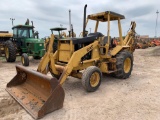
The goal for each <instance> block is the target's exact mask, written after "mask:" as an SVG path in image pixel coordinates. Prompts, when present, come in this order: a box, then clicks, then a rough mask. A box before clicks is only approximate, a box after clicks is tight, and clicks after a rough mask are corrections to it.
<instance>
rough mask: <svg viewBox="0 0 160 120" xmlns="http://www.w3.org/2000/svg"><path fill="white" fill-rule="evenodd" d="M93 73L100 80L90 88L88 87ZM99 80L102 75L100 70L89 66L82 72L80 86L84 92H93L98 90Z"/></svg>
mask: <svg viewBox="0 0 160 120" xmlns="http://www.w3.org/2000/svg"><path fill="white" fill-rule="evenodd" d="M94 72H97V73H99V76H100V80H99V83H98V85H97V86H95V87H92V86H91V85H90V77H91V75H92V74H93V73H94ZM101 79H102V73H101V71H100V69H99V68H98V67H96V66H90V67H88V68H87V69H86V70H85V71H84V72H83V75H82V86H83V87H84V89H85V90H86V91H88V92H94V91H96V90H97V89H98V88H99V86H100V84H101Z"/></svg>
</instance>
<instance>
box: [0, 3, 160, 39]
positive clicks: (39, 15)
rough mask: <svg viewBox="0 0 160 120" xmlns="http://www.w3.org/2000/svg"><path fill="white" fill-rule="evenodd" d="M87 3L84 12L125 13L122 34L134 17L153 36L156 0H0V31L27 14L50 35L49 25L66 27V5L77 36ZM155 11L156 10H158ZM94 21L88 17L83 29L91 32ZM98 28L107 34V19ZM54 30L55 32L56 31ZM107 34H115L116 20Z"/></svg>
mask: <svg viewBox="0 0 160 120" xmlns="http://www.w3.org/2000/svg"><path fill="white" fill-rule="evenodd" d="M85 4H87V15H89V14H94V13H98V12H104V11H113V12H116V13H119V14H122V15H124V16H125V18H126V19H124V20H122V21H121V24H122V34H123V35H126V34H127V31H128V30H129V27H130V22H131V21H135V22H136V24H137V26H136V32H137V34H139V35H149V36H150V37H154V36H155V34H156V33H155V29H156V18H157V14H156V11H157V10H158V9H159V10H158V11H160V7H159V5H160V1H158V0H100V1H99V0H21V1H20V0H1V4H0V31H2V30H3V31H4V30H6V31H9V32H12V29H11V28H12V22H11V20H10V18H14V19H15V20H14V25H17V24H24V23H25V22H26V20H27V18H28V19H29V20H30V21H33V22H34V26H35V30H36V31H38V32H39V35H40V37H41V38H43V37H46V36H50V34H51V32H50V28H53V27H60V24H61V25H63V26H62V27H65V28H67V30H66V31H65V32H66V33H67V34H68V31H69V9H70V10H71V23H72V24H73V29H74V32H75V33H76V35H77V37H78V36H79V34H80V32H82V30H83V9H84V5H85ZM158 15H159V14H158ZM94 27H95V22H93V21H89V23H88V25H87V27H86V30H88V31H89V32H90V30H91V32H94ZM98 32H101V33H103V34H104V35H107V23H99V28H98ZM54 34H57V33H56V32H55V33H54ZM110 34H111V37H117V36H118V35H119V34H118V25H117V22H115V21H114V22H111V31H110ZM157 36H158V37H159V36H160V16H159V18H158V19H157Z"/></svg>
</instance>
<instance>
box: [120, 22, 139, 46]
mask: <svg viewBox="0 0 160 120" xmlns="http://www.w3.org/2000/svg"><path fill="white" fill-rule="evenodd" d="M135 27H136V23H135V22H133V21H132V22H131V28H130V31H129V32H128V34H127V36H126V37H125V39H124V41H123V44H124V45H128V44H129V43H130V41H131V40H132V39H133V37H134V35H135Z"/></svg>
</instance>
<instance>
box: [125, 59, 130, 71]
mask: <svg viewBox="0 0 160 120" xmlns="http://www.w3.org/2000/svg"><path fill="white" fill-rule="evenodd" d="M130 69H131V59H130V58H127V59H125V61H124V72H125V73H128V72H129V71H130Z"/></svg>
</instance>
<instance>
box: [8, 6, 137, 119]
mask: <svg viewBox="0 0 160 120" xmlns="http://www.w3.org/2000/svg"><path fill="white" fill-rule="evenodd" d="M86 7H87V5H85V8H84V24H83V37H81V38H65V39H59V40H58V49H57V51H56V52H55V53H53V52H52V44H53V43H54V35H53V34H52V35H51V38H50V43H49V48H48V51H47V52H46V54H45V55H44V57H43V59H42V60H41V62H40V64H39V66H38V69H37V71H33V70H29V69H26V68H25V67H23V66H20V65H17V66H16V69H17V75H16V76H15V77H14V78H13V79H12V80H11V81H10V82H9V83H8V84H7V87H6V90H7V91H8V92H9V94H10V95H11V96H13V97H14V98H15V99H16V100H17V101H18V102H19V103H20V104H21V105H22V106H23V107H24V108H25V109H26V110H27V111H28V112H29V113H30V114H31V115H32V116H33V117H34V118H35V119H37V118H41V117H43V116H44V115H46V114H47V113H49V112H52V111H54V110H57V109H60V108H61V107H62V106H63V101H64V96H65V94H64V90H63V88H62V85H63V83H64V82H65V80H66V78H67V77H68V76H73V77H76V78H80V79H81V81H82V86H83V87H84V89H85V90H86V91H88V92H94V91H95V90H97V89H98V87H99V86H100V84H101V78H102V73H107V74H113V75H114V76H115V77H117V78H121V79H126V78H128V77H129V76H130V75H131V72H132V67H133V52H134V50H135V42H134V37H135V27H136V23H135V22H131V28H130V31H129V32H128V34H127V36H126V37H125V39H123V38H122V30H121V23H120V20H121V19H124V18H125V17H124V16H123V15H120V14H118V13H115V12H111V11H105V12H101V13H97V14H91V15H88V17H87V21H86ZM89 20H94V21H96V26H95V31H94V33H90V34H88V35H87V36H85V31H86V30H85V28H86V26H87V22H88V21H89ZM111 21H118V28H119V39H120V43H119V44H118V45H117V46H116V47H113V46H112V39H111V36H110V22H111ZM99 22H107V26H108V30H107V36H104V35H103V34H102V33H100V32H97V30H98V24H99ZM47 72H50V73H51V74H52V75H53V78H50V77H48V76H47V75H46V74H47Z"/></svg>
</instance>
